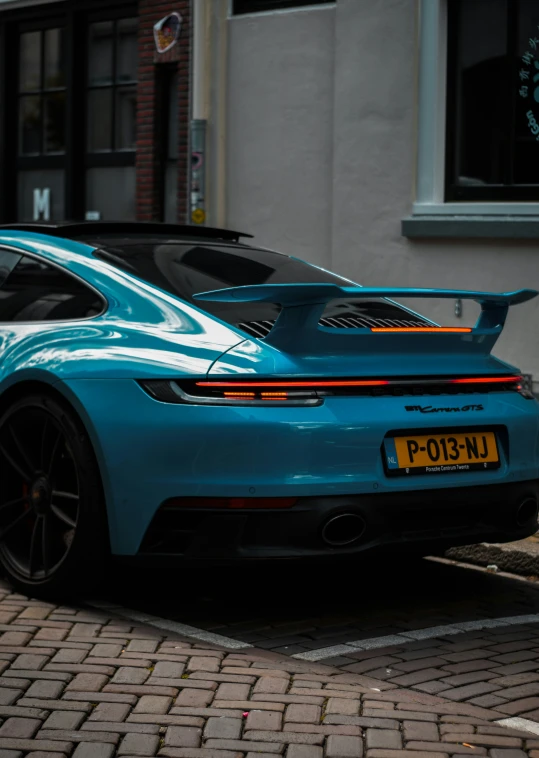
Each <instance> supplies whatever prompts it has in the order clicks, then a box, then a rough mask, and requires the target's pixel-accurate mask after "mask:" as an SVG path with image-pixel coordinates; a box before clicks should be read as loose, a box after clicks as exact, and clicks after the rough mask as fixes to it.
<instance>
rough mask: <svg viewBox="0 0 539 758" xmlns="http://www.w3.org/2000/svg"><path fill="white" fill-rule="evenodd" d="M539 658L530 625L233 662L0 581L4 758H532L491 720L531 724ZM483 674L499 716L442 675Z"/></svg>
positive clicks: (244, 654)
mask: <svg viewBox="0 0 539 758" xmlns="http://www.w3.org/2000/svg"><path fill="white" fill-rule="evenodd" d="M172 597H173V593H171V592H170V589H169V599H171V598H172ZM538 656H539V625H534V624H527V625H526V624H522V625H513V626H511V627H510V629H502V628H495V629H491V630H488V634H486V633H484V632H482V633H480V634H478V633H473V634H466V635H465V634H462V635H457V636H455V637H451V638H439V639H435V640H422V641H416V642H411V643H409V644H407V645H405V646H404V647H403V649H402V650H401V649H393V648H392V649H386V650H383V649H382V650H377V651H371V652H370V653H368V652H365V651H364V652H362V653H360V654H356V655H355V656H354V661H355V662H354V663H352V664H347V665H346V667H347V669H349V670H347V671H343V670H342V669H339V668H338V667H335V666H328V665H322V664H313V663H308V662H304V661H300V660H296V659H293V658H290V657H287V656H284V655H281V654H278V653H274V652H271V651H268V650H257V649H255V648H251V649H249V650H247V651H236V652H234V651H233V652H231V651H230V650H226V649H224V648H222V647H219V646H216V645H209V644H207V643H206V644H202V643H198V642H195V641H194V640H193V639H192V638H191V639H189V638H186V637H180V636H175V635H172V634H170V633H165V632H163V631H159V630H157V629H155V628H152V627H148V626H141V625H140V624H139V625H135V622H132V621H131V622H130V621H126V620H124V619H121V618H118V617H115V616H114V615H112V614H111V612H110V611H105V610H104V611H100V612H96V611H95V610H91V609H88V608H84V607H82V608H76V607H58V606H55V605H52V604H49V603H43V602H39V601H35V600H29V599H27V598H25V597H23V596H21V595H17V594H14V593H12V592H11V591H10V589H9V587H8V586H7V585H5V584H1V583H0V721H1V725H0V758H19V757H20V756H23V755H24V756H28V758H62V756H66V757H67V756H73V758H112V756H121V758H129V757H130V756H133V757H134V756H168V757H169V758H176V757H177V758H270V757H271V756H275V755H283V756H286V758H361V757H362V756H366V758H393V757H394V758H401V757H402V756H404V757H405V758H427V757H428V756H431V758H444V757H445V758H449V756H454V757H456V756H464V755H475V756H490V758H523V757H525V756H529V758H539V737H538V736H536V735H534V734H531V733H530V732H529V731H527V730H526V731H517V730H514V729H508V728H506V727H505V726H502V725H500V724H498V723H497V722H498V721H499V720H502V719H505V718H507V716H508V714H519V713H525V714H527V717H528V718H532V719H533V718H535V717H536V715H537V708H538V707H539V697H537V694H538V693H539V689H538V688H536V683H537V681H539V675H537V674H536V675H534V674H532V673H530V672H531V671H532V668H531V667H532V661H533V663H534V666H535V669H536V670H537V657H538ZM479 662H481V666H483V665H485V666H487V669H484V668H480V667H479ZM416 665H418V666H419V669H415V668H414V667H415V666H416ZM523 665H524V666H526V667H528V668H527V669H526V670H523V669H522V668H518V667H519V666H523ZM354 666H355V667H356V670H353V668H351V667H354ZM515 666H516V667H517V669H515ZM373 667H374V668H373ZM455 667H456V668H455ZM463 667H464V668H463ZM470 667H471V668H470ZM511 667H513V670H512V673H511V672H510V670H508V669H510V668H511ZM397 668H398V671H399V674H398V675H397V676H395V675H393V676H389V675H387V676H385V674H387V671H388V670H390V671H393V673H395V671H396V669H397ZM434 670H437V671H438V673H439V676H438V677H437V678H432V679H431V678H430V674H429V675H428V676H427V677H426V678H425V679H424V680H423V682H419V681H417V679H416V680H414V681H408V682H407V681H403V679H402V678H403V677H407V676H410V675H412V676H413V675H414V674H416V672H417V671H423V672H426V671H430V672H432V671H434ZM485 670H486V671H487V672H488V673H487V674H485ZM479 671H481V674H482V678H483V681H484V680H486V678H487V677H489V682H490V683H493V682H495V681H496V682H498V684H496V685H494V684H490V686H492V687H496V688H497V689H496V690H490V691H489V692H488V693H487V697H488V695H490V693H491V692H495V693H496V694H495V696H496V697H497V698H498V702H497V703H495V704H494V705H495V708H492V707H488V708H486V707H482V706H480V705H477V700H476V696H475V697H474V696H473V694H470V697H467V696H466V695H463V693H462V692H461V693H460V694H458V690H459V689H461V690H462V687H463V686H467V684H458V683H457V682H455V681H453V682H451V681H450V680H452V679H454V677H455V676H457V677H458V676H466V675H467V674H469V673H472V674H473V673H474V672H479ZM384 672H385V674H384ZM519 676H524V677H526V678H525V680H522V681H521V680H520V679H518V677H519ZM511 677H513V679H511ZM514 677H517V679H515V678H514ZM509 679H511V682H509V681H505V680H509ZM501 680H503V682H502V683H501V684H500V682H501ZM448 681H450V684H447V682H448ZM428 682H438V683H444V687H445V689H444V691H443V696H439V695H432V694H430V693H428V692H424V691H420V690H419V689H418V688H419V687H423V688H425V686H426V684H428ZM471 685H472V686H474V685H477V680H476V681H474V682H471ZM530 685H531V686H532V688H533V689H532V690H529V689H526V688H527V687H529V686H530ZM534 693H535V694H534ZM461 695H462V697H461ZM479 697H481V695H479ZM464 700H467V701H469V702H463V701H464ZM471 700H474V701H475V704H473V703H472V702H471ZM536 726H537V732H538V733H539V723H537V725H536Z"/></svg>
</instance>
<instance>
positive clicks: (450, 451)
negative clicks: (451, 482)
mask: <svg viewBox="0 0 539 758" xmlns="http://www.w3.org/2000/svg"><path fill="white" fill-rule="evenodd" d="M384 454H385V456H386V470H387V472H388V473H389V474H390V475H400V474H403V475H406V474H420V473H421V474H439V473H452V472H460V471H474V470H480V469H491V468H498V467H499V465H500V456H499V454H498V445H497V443H496V435H495V434H494V432H475V431H474V432H459V433H451V432H447V433H446V434H425V435H415V434H414V435H409V436H406V437H390V438H388V439H386V440H385V443H384Z"/></svg>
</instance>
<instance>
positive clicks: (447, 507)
mask: <svg viewBox="0 0 539 758" xmlns="http://www.w3.org/2000/svg"><path fill="white" fill-rule="evenodd" d="M538 501H539V480H531V481H527V482H518V483H514V484H505V485H501V486H500V485H490V486H480V487H460V488H458V489H445V490H423V491H416V492H399V493H392V494H373V495H357V496H340V497H318V498H317V497H306V498H301V499H300V500H299V501H298V503H297V504H296V505H295V506H294V507H293V508H291V509H289V510H286V511H283V510H279V511H269V510H263V511H245V512H240V513H238V512H237V511H226V512H223V511H222V510H210V509H196V508H161V509H159V511H158V512H157V513H156V515H155V517H154V518H153V520H152V522H151V524H150V527H149V528H148V530H147V532H146V535H145V538H144V540H143V543H142V545H141V548H140V550H139V553H138V555H139V557H140V558H143V557H146V558H148V559H150V558H154V559H156V558H158V557H162V558H171V557H182V558H184V559H187V560H204V561H217V562H225V563H226V562H235V561H239V560H267V559H283V558H329V557H337V556H340V557H344V556H352V555H355V554H359V553H363V552H365V551H369V550H375V549H382V548H384V547H395V548H405V549H410V550H415V549H425V551H426V552H428V551H431V550H440V549H445V548H448V547H451V546H457V545H464V544H471V543H475V542H482V541H491V542H509V541H512V540H516V539H523V538H524V537H527V536H529V535H530V534H533V533H534V532H535V531H537V503H538ZM523 503H525V504H526V505H525V506H523V507H522V508H521V506H522V504H523ZM519 509H520V510H519ZM344 515H353V516H355V517H356V518H354V519H347V520H346V521H345V520H342V521H340V522H339V521H335V520H334V519H336V518H341V517H342V516H344ZM329 523H331V524H333V525H336V524H337V525H339V524H340V525H341V526H339V527H338V529H337V530H336V529H333V530H332V529H331V526H330V527H329V528H326V527H327V525H328V524H329ZM354 530H355V531H354ZM354 536H356V539H354ZM332 537H333V538H335V537H338V538H339V540H340V541H341V542H343V541H346V539H347V538H349V539H350V540H351V541H350V542H349V544H345V545H343V544H341V545H335V544H328V541H327V540H328V538H332ZM333 541H334V539H333Z"/></svg>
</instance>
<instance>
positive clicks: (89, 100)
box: [0, 0, 139, 222]
mask: <svg viewBox="0 0 539 758" xmlns="http://www.w3.org/2000/svg"><path fill="white" fill-rule="evenodd" d="M0 1H1V0H0ZM34 5H35V4H34V3H32V4H31V6H32V7H31V8H29V9H28V11H27V12H26V11H24V9H17V10H14V11H13V13H12V14H11V13H4V14H2V19H1V21H2V23H1V28H0V31H2V33H3V37H2V39H3V41H4V42H5V43H6V44H4V45H3V50H2V61H0V62H1V63H2V64H3V66H4V71H5V72H6V76H4V77H3V78H2V82H0V84H1V85H2V86H1V89H2V93H1V95H2V102H1V103H0V105H1V106H2V107H1V108H0V110H2V112H3V113H4V114H6V115H5V117H4V118H3V119H2V123H1V124H0V127H1V128H0V137H1V138H2V150H3V153H2V169H3V170H2V177H0V178H1V179H2V188H1V189H2V192H1V193H0V194H1V197H0V200H1V203H0V204H1V212H2V217H3V218H6V219H7V220H9V221H11V220H14V219H15V220H17V221H25V222H26V221H41V220H43V221H45V220H46V221H62V220H65V219H81V220H82V219H85V218H88V219H95V220H99V219H102V220H134V219H135V217H136V215H135V193H136V171H135V161H136V148H137V78H138V64H139V55H138V17H137V15H136V14H137V4H136V3H135V2H132V3H130V4H128V3H127V2H126V0H121V2H119V3H118V5H117V6H115V5H114V1H113V0H111V2H110V3H107V2H105V1H103V2H95V0H65V2H62V3H54V4H50V5H49V3H47V4H46V7H45V8H44V9H43V10H42V11H41V10H39V9H38V7H34ZM38 5H39V8H41V4H38ZM53 14H54V15H53ZM12 187H14V188H15V189H14V191H13V190H12Z"/></svg>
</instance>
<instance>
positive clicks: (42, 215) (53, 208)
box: [17, 169, 65, 221]
mask: <svg viewBox="0 0 539 758" xmlns="http://www.w3.org/2000/svg"><path fill="white" fill-rule="evenodd" d="M47 190H48V192H47ZM64 197H65V194H64V171H63V170H62V169H48V170H44V171H19V176H18V192H17V206H18V212H17V221H39V220H43V221H46V220H50V221H63V219H64ZM47 211H48V218H47Z"/></svg>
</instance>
